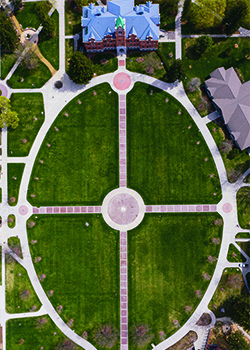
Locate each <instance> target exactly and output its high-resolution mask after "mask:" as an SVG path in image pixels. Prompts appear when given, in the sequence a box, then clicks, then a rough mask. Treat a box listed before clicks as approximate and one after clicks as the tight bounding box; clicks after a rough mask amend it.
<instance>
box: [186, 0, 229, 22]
mask: <svg viewBox="0 0 250 350" xmlns="http://www.w3.org/2000/svg"><path fill="white" fill-rule="evenodd" d="M225 9H226V0H195V2H194V3H192V4H191V8H190V12H189V19H190V20H191V21H192V23H193V24H194V25H195V27H197V28H198V29H203V28H209V27H213V26H216V25H218V24H220V23H221V22H222V20H223V18H224V14H225Z"/></svg>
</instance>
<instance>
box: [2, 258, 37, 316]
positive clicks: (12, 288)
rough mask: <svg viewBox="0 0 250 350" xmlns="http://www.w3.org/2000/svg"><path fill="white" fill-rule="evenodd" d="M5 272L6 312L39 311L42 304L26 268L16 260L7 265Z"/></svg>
mask: <svg viewBox="0 0 250 350" xmlns="http://www.w3.org/2000/svg"><path fill="white" fill-rule="evenodd" d="M5 270H6V294H5V295H6V311H7V312H9V313H22V312H29V311H31V310H32V311H35V310H36V311H37V310H39V309H40V307H41V303H40V301H39V299H38V297H37V296H36V294H35V291H34V289H33V287H32V284H31V283H30V280H29V277H28V274H27V272H26V270H25V268H23V267H22V266H21V265H20V264H19V263H17V262H16V261H15V260H14V262H10V263H6V269H5ZM20 274H21V275H20ZM24 291H29V293H28V292H27V293H24ZM34 305H35V307H34ZM18 306H19V307H18Z"/></svg>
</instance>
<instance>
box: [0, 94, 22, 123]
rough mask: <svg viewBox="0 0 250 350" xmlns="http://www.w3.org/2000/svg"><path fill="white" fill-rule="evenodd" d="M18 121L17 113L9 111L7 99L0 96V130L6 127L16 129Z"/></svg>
mask: <svg viewBox="0 0 250 350" xmlns="http://www.w3.org/2000/svg"><path fill="white" fill-rule="evenodd" d="M18 121H19V118H18V117H17V113H16V112H14V111H12V110H11V106H10V100H9V99H8V98H7V97H4V96H0V128H4V127H5V126H7V127H11V128H12V129H16V128H17V127H18Z"/></svg>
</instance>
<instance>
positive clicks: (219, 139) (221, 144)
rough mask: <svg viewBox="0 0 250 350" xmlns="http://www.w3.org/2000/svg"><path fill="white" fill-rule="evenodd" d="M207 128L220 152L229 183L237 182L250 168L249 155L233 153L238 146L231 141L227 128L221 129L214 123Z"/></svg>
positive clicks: (241, 152)
mask: <svg viewBox="0 0 250 350" xmlns="http://www.w3.org/2000/svg"><path fill="white" fill-rule="evenodd" d="M207 127H208V129H209V130H210V132H211V135H212V136H213V138H214V141H215V143H216V145H217V147H218V149H219V151H220V154H221V157H222V159H223V162H224V165H225V168H226V171H227V178H228V181H229V182H231V183H233V182H235V181H237V179H238V178H239V177H240V176H241V175H243V174H244V172H245V171H246V170H247V169H248V168H249V166H250V159H249V155H248V154H247V152H246V150H243V151H240V150H238V151H236V152H237V153H235V155H234V154H233V153H232V152H235V151H233V150H234V149H236V146H235V145H234V143H233V141H232V140H231V138H230V136H229V134H228V132H227V131H226V128H225V127H221V126H220V125H217V124H216V123H214V122H210V123H208V124H207ZM231 155H233V157H231Z"/></svg>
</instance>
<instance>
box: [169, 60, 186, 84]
mask: <svg viewBox="0 0 250 350" xmlns="http://www.w3.org/2000/svg"><path fill="white" fill-rule="evenodd" d="M167 78H168V81H169V82H171V83H173V82H175V81H176V80H178V81H182V80H183V79H184V78H185V70H184V65H183V62H182V60H180V59H178V60H174V62H173V63H172V64H171V66H170V68H169V71H168V73H167Z"/></svg>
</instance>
